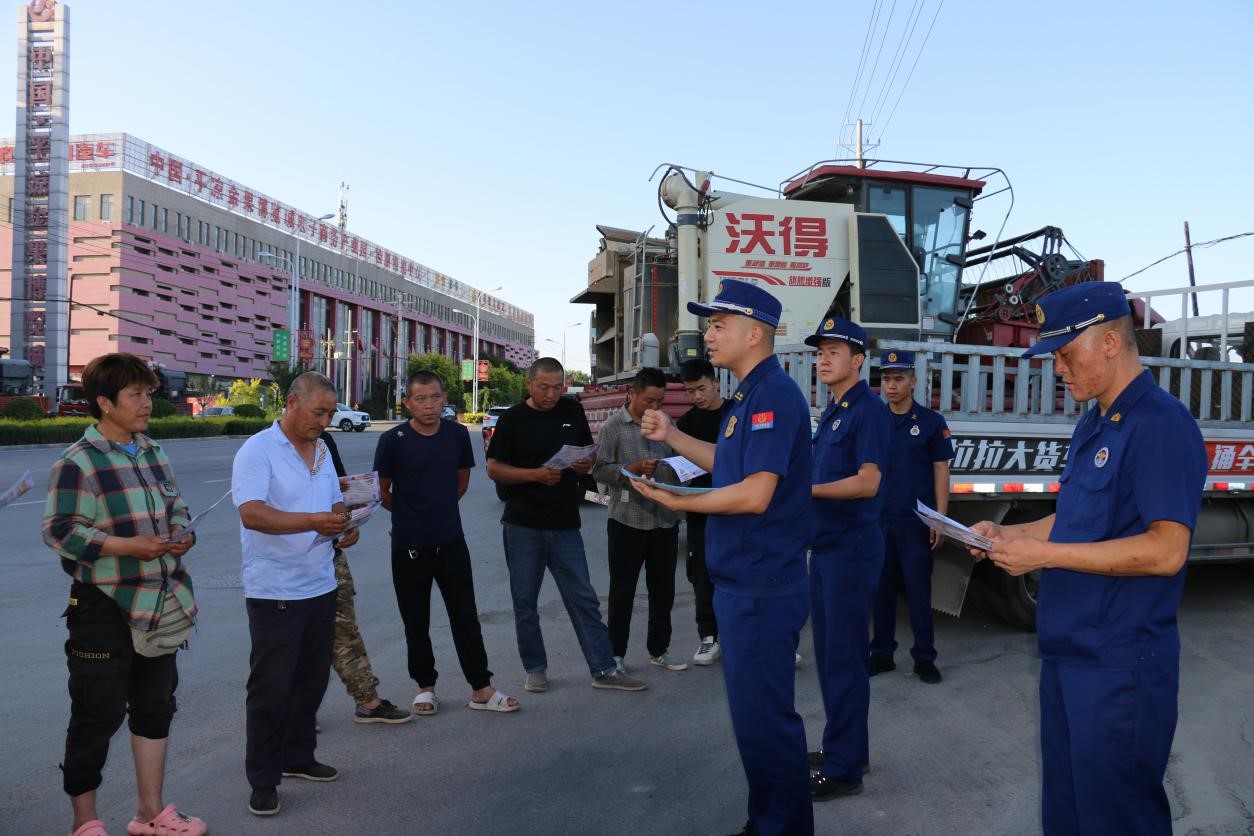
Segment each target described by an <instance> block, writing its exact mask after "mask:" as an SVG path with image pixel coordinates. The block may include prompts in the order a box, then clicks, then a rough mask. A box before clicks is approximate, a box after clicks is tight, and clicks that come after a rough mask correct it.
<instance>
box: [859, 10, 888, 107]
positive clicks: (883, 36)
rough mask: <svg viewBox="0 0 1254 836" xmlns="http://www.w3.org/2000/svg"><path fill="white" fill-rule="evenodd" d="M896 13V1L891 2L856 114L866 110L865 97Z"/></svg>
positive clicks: (868, 91)
mask: <svg viewBox="0 0 1254 836" xmlns="http://www.w3.org/2000/svg"><path fill="white" fill-rule="evenodd" d="M895 11H897V0H893V5H892V6H890V7H889V9H888V20H887V21H886V22H885V23H884V34H883V35H881V36H880V45H879V48H878V49H876V50H875V61H874V62H873V63H872V64H871V75H870V76H869V77H868V78H869V79H870V80H869V81H868V82H867V86H866V90H864V91H863V93H862V101H861V102H859V103H858V112H859V113H862V112H863V111H864V110H866V97H867V95H869V94H870V92H871V84H872V83H873V82H874V81H875V72H876V70H878V69H879V66H880V55H881V54H882V53H883V52H884V41H886V40H888V30H889V28H890V27H891V26H892V25H893V12H895Z"/></svg>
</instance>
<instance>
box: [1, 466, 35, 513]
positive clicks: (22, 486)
mask: <svg viewBox="0 0 1254 836" xmlns="http://www.w3.org/2000/svg"><path fill="white" fill-rule="evenodd" d="M33 487H35V477H33V476H31V475H30V471H29V470H28V471H26V472H25V473H23V474H22V475H21V477H20V478H19V479H18V480H17V481H16V482H14V483H13V485H12V487H10V488H9V489H8V490H7V491H5V492H4V493H2V494H0V508H3V507H4V506H6V505H8V504H9V503H10V502H12V501H13V500H15V499H17V498H18V497H19V496H21V495H22V494H24V493H26V492H27V491H29V490H30V489H31V488H33Z"/></svg>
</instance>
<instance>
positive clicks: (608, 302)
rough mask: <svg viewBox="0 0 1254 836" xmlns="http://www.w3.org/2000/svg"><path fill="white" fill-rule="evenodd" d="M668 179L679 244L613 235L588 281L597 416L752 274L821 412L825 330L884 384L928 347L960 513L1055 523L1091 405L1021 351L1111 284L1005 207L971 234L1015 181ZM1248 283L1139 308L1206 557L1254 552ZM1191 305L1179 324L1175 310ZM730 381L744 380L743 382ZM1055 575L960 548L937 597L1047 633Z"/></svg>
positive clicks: (948, 561) (933, 170) (1140, 297)
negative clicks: (1182, 423)
mask: <svg viewBox="0 0 1254 836" xmlns="http://www.w3.org/2000/svg"><path fill="white" fill-rule="evenodd" d="M663 169H665V174H664V176H663V177H662V179H661V180H660V183H659V191H658V199H659V205H660V206H665V207H668V208H669V209H670V210H673V212H674V215H673V216H671V215H666V216H665V220H666V229H665V231H664V232H663V233H662V234H661V235H659V236H654V237H651V236H650V235H649V234H648V231H646V232H645V233H636V232H633V231H631V230H624V229H619V228H616V227H607V226H600V227H598V231H599V232H600V233H601V244H600V248H599V251H598V253H597V255H596V256H595V257H594V258H593V260H592V261H591V262H590V264H589V275H588V286H587V288H585V289H584V290H583V291H581V292H580V293H579V294H578V295H576V296H575V297H574V298H573V299H572V302H576V303H584V304H591V305H593V306H595V307H594V311H593V315H592V317H591V320H590V335H589V338H590V350H591V355H592V358H593V364H592V365H593V369H592V371H593V378H594V381H595V383H596V384H597V386H596V387H594V388H593V389H592V390H590V392H589V393H585V394H584V395H582V396H581V398H582V399H584V400H585V402H586V403H587V404H588V406H589V407H595V408H593V409H590V410H589V416H590V419H592V418H593V417H594V416H595V417H596V418H600V417H603V413H605V407H606V406H607V405H610V404H613V403H615V402H617V403H619V404H621V403H622V395H621V389H620V387H621V384H622V381H624V380H625V379H627V378H629V377H630V376H631V374H633V373H634V370H635V369H636V368H638V367H639V366H642V365H656V366H660V367H662V368H663V369H665V370H667V371H668V372H671V373H674V372H675V371H677V367H678V365H679V363H680V362H682V361H683V360H685V359H687V358H689V357H696V356H700V355H701V354H702V351H703V348H702V343H701V331H700V329H699V323H698V321H697V318H696V317H695V316H692V315H690V314H688V313H687V310H686V307H685V304H684V303H686V302H687V301H691V300H706V299H709V298H712V297H713V296H714V295H715V294H716V292H717V287H718V283H719V281H721V280H722V279H724V278H736V279H740V280H744V281H749V282H754V283H758V284H761V285H762V286H764V287H765V288H767V289H768V290H770V291H771V292H772V293H773V294H774V295H775V296H776V297H777V298H779V299H780V301H781V303H782V304H783V308H784V313H783V317H782V318H781V322H780V327H779V329H778V330H777V334H776V353H777V356H778V357H779V359H780V361H781V363H782V365H783V367H784V369H785V370H786V371H787V372H788V373H789V374H790V375H791V376H792V378H793V379H794V380H795V381H796V382H797V384H798V386H799V387H800V389H801V391H802V393H803V394H804V395H805V396H806V398H807V400H808V402H809V404H810V407H811V410H812V413H813V414H814V415H817V414H819V413H820V412H821V411H822V409H823V408H825V407H826V405H827V401H828V399H829V396H828V392H827V389H826V387H825V386H824V385H823V384H822V382H821V381H819V380H818V377H817V374H816V370H815V352H814V350H813V349H811V348H809V347H807V346H805V345H803V344H802V343H801V341H802V339H803V338H804V337H805V336H807V335H808V334H810V333H813V331H814V330H815V327H816V325H817V324H818V323H819V322H821V321H823V320H824V319H825V318H827V317H829V316H843V317H847V318H849V319H852V320H854V321H856V322H858V323H859V324H861V325H862V326H863V327H864V328H865V329H866V330H867V331H868V333H869V334H870V335H871V337H872V341H873V344H874V346H875V348H876V349H877V350H876V351H874V352H873V353H872V357H871V358H870V362H868V363H866V364H865V365H864V366H863V369H862V373H863V375H864V377H865V378H866V379H867V380H868V382H869V383H870V384H871V385H872V386H873V387H877V386H878V380H879V368H878V357H879V353H880V351H881V350H891V349H893V348H897V349H904V350H910V351H914V352H915V353H916V369H915V371H916V374H917V377H918V381H919V385H918V389H917V390H916V397H917V399H918V400H919V401H920V402H921V403H923V404H925V405H930V406H931V407H932V408H934V409H937V410H939V411H940V412H941V413H942V414H943V415H944V416H945V418H946V420H947V421H948V423H949V426H950V429H951V432H952V437H953V440H954V444H955V449H956V456H955V459H954V460H953V462H952V463H951V484H950V492H951V500H950V506H949V510H950V514H951V516H953V517H954V518H956V519H957V520H959V521H960V522H964V523H967V524H971V523H974V522H976V521H978V520H984V519H988V520H993V521H995V522H1005V523H1015V522H1026V521H1030V520H1033V519H1039V518H1041V517H1044V516H1047V515H1049V514H1051V513H1053V510H1054V505H1055V496H1054V495H1055V494H1056V493H1057V492H1058V490H1059V481H1058V479H1059V475H1060V474H1061V471H1062V468H1063V466H1064V464H1065V463H1066V460H1067V452H1068V447H1069V444H1070V439H1071V432H1072V429H1073V427H1074V425H1075V422H1076V421H1077V419H1078V418H1079V417H1080V415H1081V414H1082V412H1083V411H1084V410H1085V409H1087V408H1088V405H1084V404H1077V403H1076V402H1075V401H1074V400H1072V398H1071V397H1070V394H1069V392H1068V391H1067V390H1066V388H1065V387H1064V386H1063V385H1062V381H1061V378H1060V377H1059V375H1058V374H1057V373H1056V372H1055V370H1054V365H1053V360H1052V358H1050V357H1049V356H1048V355H1046V356H1045V357H1042V358H1032V359H1024V358H1022V357H1021V355H1022V352H1023V349H1024V348H1027V347H1029V346H1030V345H1032V344H1033V342H1035V340H1036V338H1037V335H1038V334H1039V330H1040V325H1039V322H1038V313H1037V307H1036V300H1037V299H1039V298H1040V296H1042V295H1044V294H1045V293H1048V292H1050V291H1052V290H1055V289H1058V288H1061V287H1066V286H1069V285H1072V284H1076V283H1079V282H1088V281H1103V280H1104V279H1105V276H1104V264H1103V262H1102V261H1100V260H1096V259H1093V260H1090V259H1086V258H1084V257H1083V256H1082V255H1080V253H1079V252H1078V251H1076V250H1075V248H1074V247H1073V246H1072V245H1071V243H1070V242H1069V241H1068V240H1067V239H1066V236H1065V235H1064V234H1063V233H1062V231H1061V229H1059V228H1058V227H1053V226H1048V227H1043V228H1041V229H1038V230H1035V231H1033V232H1029V233H1025V234H1022V235H1015V236H1007V235H1005V234H1004V233H1005V229H1006V223H1007V219H1008V217H1009V208H1008V207H1007V211H1006V213H1005V215H1004V216H1003V217H1001V218H1000V220H999V219H998V217H997V214H996V213H995V212H991V211H990V212H989V216H990V219H991V220H992V221H993V223H992V224H990V226H989V229H994V230H996V231H995V232H994V233H992V234H991V236H990V233H988V232H986V231H985V230H984V229H974V230H973V225H972V221H973V218H974V217H975V215H976V212H975V209H976V207H977V206H980V212H981V213H983V212H984V211H985V208H984V207H985V206H987V205H989V204H987V203H985V201H989V200H996V199H997V198H998V197H999V196H1000V197H1001V202H1003V203H1011V204H1012V202H1013V201H1012V200H1008V198H1012V196H1013V189H1012V187H1011V185H1010V182H1009V178H1008V177H1007V176H1006V174H1005V173H1004V172H1003V171H1001V170H1000V169H998V168H994V167H986V168H982V169H977V168H970V167H963V168H956V167H948V166H942V165H931V164H915V163H902V162H898V161H887V160H863V159H856V160H826V161H822V162H819V163H815V164H814V165H812V166H809V167H808V168H806V169H804V170H802V171H800V172H798V173H796V174H794V175H792V176H790V177H786V178H784V179H783V180H781V182H780V183H779V184H778V186H775V187H768V188H763V187H753V188H756V189H759V190H761V191H763V192H764V193H765V194H764V195H763V196H749V195H746V194H742V193H738V192H733V191H721V190H719V189H716V188H715V186H714V181H715V179H716V178H715V176H714V175H713V174H712V173H711V172H708V171H701V170H696V169H693V168H690V167H683V166H678V165H664V166H659V168H658V171H661V170H663ZM656 174H657V171H655V175H656ZM718 179H722V180H724V181H726V182H734V183H736V184H738V185H751V184H747V183H744V182H743V181H731V180H730V179H728V178H718ZM990 238H991V240H990V241H989V242H988V243H982V242H985V241H986V240H989V239H990ZM1251 288H1254V281H1244V282H1228V283H1222V284H1214V285H1208V286H1202V287H1191V286H1185V287H1180V288H1169V289H1166V290H1155V291H1147V292H1139V293H1129V294H1128V298H1129V301H1130V304H1131V306H1132V310H1133V313H1134V314H1135V316H1136V318H1137V325H1138V331H1137V339H1138V346H1139V347H1140V348H1141V353H1142V363H1143V365H1144V366H1145V367H1146V368H1148V369H1149V370H1150V371H1151V372H1152V373H1153V374H1154V376H1155V378H1156V379H1157V381H1158V383H1159V385H1160V386H1162V387H1163V388H1164V389H1166V390H1168V391H1170V392H1171V393H1172V394H1173V395H1175V396H1176V397H1177V398H1179V399H1180V400H1181V401H1182V402H1183V403H1185V404H1186V405H1188V406H1189V408H1190V410H1191V411H1192V413H1193V415H1194V417H1195V418H1196V419H1197V420H1198V423H1199V426H1200V427H1201V429H1202V433H1203V436H1204V438H1205V441H1206V449H1207V455H1208V457H1209V459H1210V471H1209V473H1208V476H1207V481H1206V487H1205V497H1204V500H1203V505H1202V510H1201V514H1200V516H1199V518H1198V525H1197V529H1196V531H1195V532H1194V537H1193V542H1192V546H1191V549H1190V554H1189V560H1190V562H1202V561H1238V560H1248V559H1251V558H1254V423H1252V421H1251V419H1252V418H1254V408H1252V402H1251V401H1252V399H1251V396H1252V395H1254V354H1251V351H1250V347H1251V346H1254V339H1252V338H1251V337H1252V336H1254V334H1252V333H1251V329H1250V327H1249V324H1250V323H1251V322H1254V314H1241V313H1236V312H1231V311H1229V309H1228V308H1229V302H1230V297H1231V295H1232V294H1234V293H1236V294H1238V295H1240V294H1242V293H1250V292H1251ZM1199 296H1201V297H1204V298H1206V299H1207V300H1208V304H1210V303H1212V302H1214V301H1215V297H1216V296H1218V297H1219V299H1218V306H1219V308H1220V312H1219V314H1218V315H1211V316H1208V317H1198V316H1196V315H1190V314H1189V311H1188V305H1187V300H1188V299H1190V298H1193V299H1196V298H1198V297H1199ZM1155 301H1157V302H1158V303H1159V308H1160V309H1155V306H1154V303H1155ZM1175 310H1180V311H1181V316H1180V317H1179V318H1176V319H1171V320H1169V319H1168V318H1167V316H1165V315H1164V313H1163V312H1164V311H1175ZM646 361H650V362H646ZM723 385H724V387H725V389H726V391H727V392H730V391H731V390H732V387H733V385H734V381H733V380H731V379H730V377H729V376H728V375H727V374H726V373H724V374H723ZM674 386H675V387H676V388H678V384H674ZM590 423H597V422H596V421H592V420H590ZM1038 580H1039V575H1038V574H1035V573H1034V574H1030V575H1024V576H1021V577H1011V576H1010V575H1008V574H1006V573H1005V572H1003V571H1001V570H1000V569H998V568H997V567H996V566H995V565H993V564H992V563H991V562H989V561H980V562H976V561H974V560H973V559H972V558H971V557H970V556H969V555H968V554H967V553H966V552H965V551H964V550H961V549H959V548H957V547H953V546H950V545H947V546H946V547H944V548H943V549H942V550H941V551H940V552H938V554H937V559H936V563H935V570H934V573H933V602H932V603H933V607H934V608H936V609H938V610H940V611H942V612H946V613H949V614H951V615H958V614H960V612H961V610H962V607H963V605H964V603H965V602H966V601H968V600H973V601H975V602H976V604H977V606H980V607H981V608H982V609H983V610H985V611H988V612H991V613H993V614H995V615H997V616H1000V617H1001V618H1002V619H1004V620H1005V621H1007V622H1008V623H1010V624H1012V625H1015V626H1018V627H1022V628H1024V629H1033V628H1034V627H1035V610H1036V588H1037V583H1038Z"/></svg>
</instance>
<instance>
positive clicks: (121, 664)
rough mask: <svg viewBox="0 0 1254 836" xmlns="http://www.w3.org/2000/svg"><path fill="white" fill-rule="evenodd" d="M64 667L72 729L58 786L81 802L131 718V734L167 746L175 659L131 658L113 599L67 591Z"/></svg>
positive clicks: (74, 588)
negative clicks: (124, 722) (112, 742)
mask: <svg viewBox="0 0 1254 836" xmlns="http://www.w3.org/2000/svg"><path fill="white" fill-rule="evenodd" d="M70 597H71V598H72V599H73V600H74V603H72V604H70V607H69V610H68V611H67V613H66V626H67V627H68V628H69V633H70V637H69V639H68V640H67V641H66V643H65V664H66V667H67V668H68V669H69V672H70V725H69V728H68V729H67V730H66V733H65V760H64V761H63V762H62V764H61V770H62V772H63V773H64V774H63V777H62V786H63V787H64V789H65V792H66V793H67V794H68V795H71V796H74V795H82V794H83V793H85V792H90V791H91V790H94V789H96V788H97V787H99V786H100V781H101V777H100V772H101V770H102V769H104V765H105V760H107V759H108V757H109V740H110V739H111V738H112V737H113V734H114V732H116V731H117V730H118V727H120V726H121V725H122V718H123V717H125V716H126V713H127V710H128V709H129V711H130V723H129V725H130V729H131V734H134V735H136V736H138V737H146V738H148V739H150V740H164V739H165V738H166V737H168V736H169V734H170V720H171V718H172V717H173V716H174V712H175V710H176V706H175V701H174V689H175V688H177V687H178V682H179V674H178V669H177V668H176V667H175V664H174V657H175V655H176V654H174V653H170V654H168V655H165V656H156V657H152V658H150V657H147V656H141V655H140V654H138V653H136V652H135V649H134V645H133V644H132V643H131V628H130V625H129V623H128V622H127V620H126V616H125V614H124V613H123V612H122V610H121V608H120V607H118V605H117V604H115V603H114V602H113V599H112V598H110V597H109V596H108V595H105V594H104V593H103V592H101V591H100V590H98V589H96V587H94V586H92V585H91V584H85V583H79V582H77V581H75V582H74V583H73V585H71V587H70Z"/></svg>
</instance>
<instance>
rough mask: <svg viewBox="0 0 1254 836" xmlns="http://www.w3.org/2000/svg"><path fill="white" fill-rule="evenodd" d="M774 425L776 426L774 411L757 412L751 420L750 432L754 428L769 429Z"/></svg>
mask: <svg viewBox="0 0 1254 836" xmlns="http://www.w3.org/2000/svg"><path fill="white" fill-rule="evenodd" d="M773 426H775V413H774V412H755V413H753V417H752V418H751V419H750V420H749V430H750V432H752V431H753V430H769V429H770V428H771V427H773Z"/></svg>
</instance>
